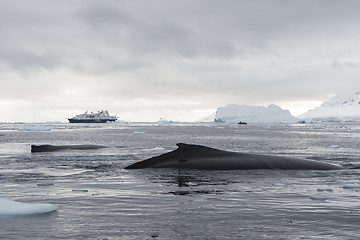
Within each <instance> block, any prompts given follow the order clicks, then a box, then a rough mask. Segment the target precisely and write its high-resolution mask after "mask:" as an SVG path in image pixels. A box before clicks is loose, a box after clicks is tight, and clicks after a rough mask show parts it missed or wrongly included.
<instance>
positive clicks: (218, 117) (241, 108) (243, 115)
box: [215, 104, 299, 123]
mask: <svg viewBox="0 0 360 240" xmlns="http://www.w3.org/2000/svg"><path fill="white" fill-rule="evenodd" d="M298 120H299V119H297V118H295V117H293V116H292V115H291V113H290V112H289V111H288V110H285V109H282V108H281V107H279V106H277V105H275V104H270V105H269V106H267V107H264V106H248V105H237V104H230V105H227V106H225V107H219V108H218V109H217V111H216V114H215V121H216V122H228V123H239V122H248V123H249V122H250V123H251V122H261V123H266V122H267V123H274V122H282V123H291V122H296V121H298Z"/></svg>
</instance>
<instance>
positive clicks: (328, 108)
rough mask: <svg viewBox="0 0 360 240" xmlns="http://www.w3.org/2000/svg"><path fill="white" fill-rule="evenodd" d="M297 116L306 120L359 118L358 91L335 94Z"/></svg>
mask: <svg viewBox="0 0 360 240" xmlns="http://www.w3.org/2000/svg"><path fill="white" fill-rule="evenodd" d="M298 117H299V118H301V119H306V120H310V119H311V120H327V121H329V120H332V121H337V120H360V91H355V92H352V93H346V94H340V95H336V96H335V97H333V98H330V99H329V100H327V101H325V102H324V103H323V104H321V105H320V106H319V107H316V108H314V109H312V110H310V111H308V112H306V113H304V114H301V115H299V116H298Z"/></svg>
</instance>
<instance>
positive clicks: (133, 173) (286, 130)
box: [0, 123, 360, 239]
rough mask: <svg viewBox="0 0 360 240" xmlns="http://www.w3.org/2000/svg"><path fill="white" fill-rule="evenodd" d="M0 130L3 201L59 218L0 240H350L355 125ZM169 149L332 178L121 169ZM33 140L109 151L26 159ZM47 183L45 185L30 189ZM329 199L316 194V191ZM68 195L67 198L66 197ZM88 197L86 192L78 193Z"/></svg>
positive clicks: (11, 230) (356, 203)
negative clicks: (201, 149) (230, 155)
mask: <svg viewBox="0 0 360 240" xmlns="http://www.w3.org/2000/svg"><path fill="white" fill-rule="evenodd" d="M33 125H34V124H0V144H1V145H0V162H1V165H0V193H1V196H0V197H3V198H7V199H11V200H16V201H21V202H29V203H39V202H41V203H53V204H56V205H58V206H59V210H58V211H57V212H53V213H50V214H43V215H32V216H26V217H24V216H23V217H20V216H18V217H7V218H0V238H4V239H54V238H55V239H56V238H57V239H355V238H357V237H358V233H359V223H360V189H357V188H349V189H347V188H343V186H344V184H349V183H357V184H359V183H360V172H359V168H360V162H359V144H360V138H359V136H360V124H359V123H319V124H299V125H296V124H295V125H286V124H273V125H271V124H268V125H260V124H254V125H251V124H250V125H219V124H207V125H201V124H179V125H169V126H157V125H152V124H117V123H114V124H67V123H56V124H55V123H54V124H41V125H42V126H44V127H48V128H50V129H51V131H26V129H27V128H29V127H32V126H33ZM178 142H184V143H194V144H202V145H207V146H210V147H215V148H219V149H224V150H230V151H238V152H241V151H242V152H252V153H262V154H275V155H284V156H294V157H299V158H306V159H316V160H318V161H326V162H330V163H335V164H340V165H343V166H345V167H346V169H345V170H340V171H277V170H264V171H262V170H257V171H197V170H175V169H141V170H124V169H123V168H124V167H125V166H127V165H129V164H131V163H134V162H136V161H140V160H143V159H146V158H149V157H152V156H155V155H159V154H162V153H165V152H167V151H171V150H174V149H176V146H175V144H176V143H178ZM31 144H53V145H68V144H98V145H104V146H107V147H108V148H104V149H98V150H86V151H84V150H69V151H60V152H52V153H30V146H31ZM39 183H40V185H41V183H50V184H53V185H49V186H38V184H39ZM325 189H326V190H327V191H323V190H325ZM74 190H76V191H74ZM77 190H86V191H77Z"/></svg>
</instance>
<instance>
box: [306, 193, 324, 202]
mask: <svg viewBox="0 0 360 240" xmlns="http://www.w3.org/2000/svg"><path fill="white" fill-rule="evenodd" d="M309 198H310V199H311V200H320V201H324V200H326V196H324V195H319V194H315V195H311V196H310V197H309Z"/></svg>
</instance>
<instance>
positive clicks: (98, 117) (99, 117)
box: [68, 110, 117, 123]
mask: <svg viewBox="0 0 360 240" xmlns="http://www.w3.org/2000/svg"><path fill="white" fill-rule="evenodd" d="M68 120H69V122H70V123H106V122H115V121H116V120H117V116H111V115H110V114H109V112H108V111H107V110H105V111H104V110H101V111H98V112H97V113H94V112H91V113H88V111H86V112H85V113H82V114H78V115H76V116H75V117H72V118H68Z"/></svg>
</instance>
